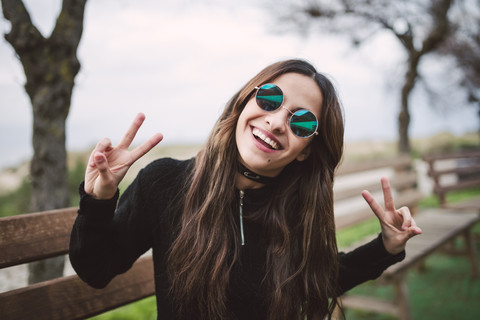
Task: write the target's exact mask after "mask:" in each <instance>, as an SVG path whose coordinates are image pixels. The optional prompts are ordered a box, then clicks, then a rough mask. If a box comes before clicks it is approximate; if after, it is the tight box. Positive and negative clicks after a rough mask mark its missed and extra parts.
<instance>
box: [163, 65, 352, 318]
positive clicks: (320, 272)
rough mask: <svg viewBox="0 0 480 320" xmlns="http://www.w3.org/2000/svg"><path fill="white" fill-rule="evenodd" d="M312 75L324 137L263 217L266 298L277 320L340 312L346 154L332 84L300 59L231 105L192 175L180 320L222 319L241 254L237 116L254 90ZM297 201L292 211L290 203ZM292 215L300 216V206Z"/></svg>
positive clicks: (176, 251) (184, 223) (267, 72)
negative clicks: (338, 173)
mask: <svg viewBox="0 0 480 320" xmlns="http://www.w3.org/2000/svg"><path fill="white" fill-rule="evenodd" d="M291 72H294V73H300V74H303V75H307V76H310V77H312V79H314V80H315V81H316V83H317V84H318V86H319V88H320V90H321V92H322V96H323V101H322V106H321V115H320V117H319V129H318V132H319V134H318V136H316V137H315V138H314V139H313V140H312V142H311V152H310V155H309V157H308V158H307V159H306V160H305V161H302V162H296V161H294V162H293V163H291V164H290V165H288V166H287V167H286V168H285V169H284V170H283V172H282V176H286V177H288V178H287V179H283V180H282V183H281V184H280V185H279V186H278V187H277V188H278V192H275V194H274V195H272V197H271V199H270V200H269V203H268V205H267V206H266V207H267V208H268V211H267V210H265V211H264V212H263V213H262V214H261V215H262V217H263V218H262V219H263V221H264V223H265V224H267V225H268V229H269V233H268V234H269V236H270V237H269V238H270V239H269V242H268V248H267V257H266V261H267V265H266V276H265V284H266V288H267V291H266V294H267V295H268V299H269V301H270V302H269V317H270V318H271V319H305V318H308V319H323V318H324V317H325V316H331V314H332V312H333V309H334V308H335V307H336V306H337V299H336V296H337V294H338V288H337V278H338V252H337V245H336V238H335V222H334V216H333V178H334V172H335V169H336V167H337V165H338V163H339V161H340V160H341V157H342V152H343V132H344V123H343V114H342V110H341V107H340V103H339V101H338V98H337V94H336V92H335V89H334V87H333V85H332V83H331V82H330V80H329V79H328V78H327V77H325V76H324V75H322V74H319V73H317V72H316V70H315V69H314V67H313V66H312V65H311V64H309V63H308V62H305V61H303V60H286V61H281V62H277V63H275V64H272V65H270V66H268V67H267V68H265V69H264V70H262V71H261V72H260V73H259V74H257V75H256V76H255V77H254V78H252V79H251V80H250V81H249V82H248V83H247V84H245V86H244V87H243V88H242V89H240V91H238V92H237V93H236V94H235V95H234V96H233V98H232V99H231V100H230V101H229V102H228V103H227V105H226V108H225V110H224V112H223V114H222V115H221V116H220V118H219V119H218V121H217V123H216V124H215V126H214V128H213V130H212V132H211V134H210V136H209V138H208V140H207V143H206V145H205V147H204V148H203V149H202V151H200V152H199V154H198V155H197V157H196V159H195V167H194V168H193V170H192V174H191V177H190V178H189V179H187V185H188V186H187V187H186V190H187V191H186V194H185V205H184V210H183V215H182V217H181V226H180V228H179V231H178V236H177V238H176V240H175V241H174V243H173V244H172V247H171V251H170V255H169V259H168V267H169V269H168V270H169V278H170V281H171V293H172V295H173V298H174V302H175V303H176V306H177V308H178V312H179V313H180V315H186V314H190V313H191V312H195V314H197V315H198V316H199V318H201V319H220V318H225V317H226V316H227V314H228V312H227V301H226V297H227V296H228V295H227V293H228V285H229V279H230V272H231V270H232V268H233V266H234V264H235V262H237V261H238V257H239V252H240V247H241V244H240V241H239V231H238V227H237V226H236V223H235V220H234V217H235V216H234V214H233V211H234V210H238V208H237V206H236V205H235V203H236V191H235V185H234V184H233V183H232V181H235V176H236V174H237V161H238V160H237V158H238V151H237V148H236V143H235V127H236V124H237V120H238V118H239V116H240V113H241V112H242V110H243V108H244V107H245V105H246V103H247V102H248V101H249V99H251V98H252V96H253V93H254V87H255V86H258V85H261V84H264V83H267V82H271V81H273V80H274V79H276V78H278V77H279V76H280V75H282V74H285V73H291ZM292 204H294V206H293V205H292ZM293 209H294V210H293Z"/></svg>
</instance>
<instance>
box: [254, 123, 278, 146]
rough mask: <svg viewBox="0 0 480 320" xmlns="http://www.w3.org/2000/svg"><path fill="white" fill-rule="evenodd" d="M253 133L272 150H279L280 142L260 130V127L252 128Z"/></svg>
mask: <svg viewBox="0 0 480 320" xmlns="http://www.w3.org/2000/svg"><path fill="white" fill-rule="evenodd" d="M252 134H253V135H254V136H255V138H257V140H258V141H260V142H262V143H263V144H264V145H265V146H266V147H268V148H270V149H272V150H279V149H280V147H281V146H280V144H279V143H278V142H277V141H275V140H274V138H273V137H272V138H271V137H268V136H267V135H266V134H265V133H263V132H262V131H260V129H258V128H253V129H252Z"/></svg>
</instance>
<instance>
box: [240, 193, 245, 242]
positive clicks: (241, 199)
mask: <svg viewBox="0 0 480 320" xmlns="http://www.w3.org/2000/svg"><path fill="white" fill-rule="evenodd" d="M243 195H244V192H243V190H240V235H241V237H242V246H244V245H245V236H244V234H243Z"/></svg>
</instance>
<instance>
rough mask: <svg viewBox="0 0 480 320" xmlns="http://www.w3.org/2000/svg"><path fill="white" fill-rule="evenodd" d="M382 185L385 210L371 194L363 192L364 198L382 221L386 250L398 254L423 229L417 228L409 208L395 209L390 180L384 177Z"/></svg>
mask: <svg viewBox="0 0 480 320" xmlns="http://www.w3.org/2000/svg"><path fill="white" fill-rule="evenodd" d="M381 183H382V189H383V197H384V200H385V209H384V208H382V206H381V205H380V204H378V202H377V201H376V200H375V199H374V198H373V196H372V195H371V194H370V192H368V191H366V190H365V191H363V192H362V196H363V198H364V199H365V200H366V201H367V203H368V205H369V206H370V208H372V210H373V212H374V213H375V215H376V216H377V217H378V220H379V221H380V225H381V228H382V237H383V244H384V246H385V249H386V250H387V251H388V252H389V253H390V254H398V253H400V252H402V251H403V250H404V249H405V245H406V244H407V241H408V239H410V238H412V237H413V236H416V235H419V234H421V233H422V229H420V228H419V227H417V225H416V223H415V220H414V219H413V217H412V215H411V213H410V210H409V209H408V208H407V207H401V208H400V209H395V205H394V203H393V196H392V190H391V188H390V182H389V181H388V179H387V178H385V177H383V178H382V179H381Z"/></svg>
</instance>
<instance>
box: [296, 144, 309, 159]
mask: <svg viewBox="0 0 480 320" xmlns="http://www.w3.org/2000/svg"><path fill="white" fill-rule="evenodd" d="M310 151H311V149H310V144H308V146H306V147H305V148H304V149H303V150H302V152H300V153H299V154H298V156H297V158H296V159H297V161H303V160H305V159H307V158H308V156H309V155H310Z"/></svg>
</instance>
